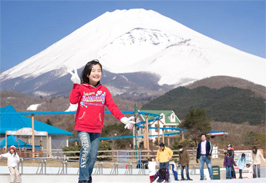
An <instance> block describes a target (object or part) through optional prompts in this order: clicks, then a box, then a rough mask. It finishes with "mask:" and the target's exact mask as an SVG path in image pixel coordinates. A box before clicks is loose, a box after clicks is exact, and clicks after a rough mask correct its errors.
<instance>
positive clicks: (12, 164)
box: [0, 146, 20, 183]
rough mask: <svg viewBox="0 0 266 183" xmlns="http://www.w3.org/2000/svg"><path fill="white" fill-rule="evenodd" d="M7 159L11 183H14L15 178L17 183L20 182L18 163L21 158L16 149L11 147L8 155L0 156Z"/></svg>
mask: <svg viewBox="0 0 266 183" xmlns="http://www.w3.org/2000/svg"><path fill="white" fill-rule="evenodd" d="M2 157H3V158H7V166H8V169H9V172H10V182H11V183H14V181H15V177H16V182H17V183H18V182H20V178H19V171H18V163H19V156H18V154H17V153H16V147H15V146H10V147H9V151H8V153H5V154H0V158H2Z"/></svg>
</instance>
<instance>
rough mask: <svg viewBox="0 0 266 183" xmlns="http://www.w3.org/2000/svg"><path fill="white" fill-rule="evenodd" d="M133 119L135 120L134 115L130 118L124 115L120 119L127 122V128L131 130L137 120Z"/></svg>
mask: <svg viewBox="0 0 266 183" xmlns="http://www.w3.org/2000/svg"><path fill="white" fill-rule="evenodd" d="M133 120H134V116H131V117H129V118H127V117H123V118H121V119H120V121H121V122H122V123H124V124H125V128H127V129H129V130H132V128H133V126H134V124H135V121H133Z"/></svg>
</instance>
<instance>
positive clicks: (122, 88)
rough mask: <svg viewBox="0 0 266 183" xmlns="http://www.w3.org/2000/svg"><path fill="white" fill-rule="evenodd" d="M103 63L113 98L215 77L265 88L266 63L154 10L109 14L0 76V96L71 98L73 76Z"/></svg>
mask: <svg viewBox="0 0 266 183" xmlns="http://www.w3.org/2000/svg"><path fill="white" fill-rule="evenodd" d="M93 59H98V60H99V61H100V62H101V64H102V65H103V77H102V83H103V84H104V85H106V86H107V87H108V88H109V89H110V91H111V93H112V94H113V95H121V96H142V97H149V96H156V95H157V96H158V95H160V94H163V93H165V92H166V91H168V90H170V89H172V88H173V87H176V86H182V85H186V84H190V83H192V82H194V81H197V80H200V79H203V78H207V77H211V76H219V75H222V76H231V77H237V78H242V79H245V80H248V81H251V82H254V83H256V84H259V85H263V86H266V80H265V70H266V59H265V58H261V57H258V56H254V55H252V54H249V53H245V52H243V51H240V50H238V49H235V48H233V47H230V46H228V45H226V44H223V43H221V42H218V41H216V40H213V39H211V38H209V37H207V36H204V35H202V34H200V33H198V32H196V31H194V30H192V29H190V28H188V27H186V26H184V25H182V24H180V23H178V22H176V21H174V20H172V19H170V18H168V17H165V16H163V15H161V14H159V13H157V12H155V11H152V10H144V9H130V10H116V11H114V12H106V13H104V14H103V15H101V16H99V17H98V18H96V19H94V20H92V21H91V22H89V23H87V24H85V25H84V26H82V27H80V28H79V29H77V30H76V31H74V32H73V33H71V34H69V35H68V36H66V37H65V38H63V39H61V40H60V41H58V42H56V43H54V44H53V45H51V46H50V47H48V48H46V49H45V50H43V51H41V52H40V53H38V54H36V55H34V56H32V57H30V58H29V59H27V60H25V61H23V62H21V63H20V64H18V65H16V66H15V67H13V68H11V69H9V70H7V71H5V72H3V73H1V74H0V81H1V85H2V86H1V90H11V91H18V92H22V93H26V94H30V95H37V96H38V95H41V96H58V95H67V94H69V92H70V90H71V88H72V83H71V81H70V75H69V74H68V72H67V71H68V70H69V69H71V68H74V67H75V68H77V69H78V72H79V73H80V72H81V70H82V69H83V67H84V66H85V64H86V63H87V62H88V61H90V60H93Z"/></svg>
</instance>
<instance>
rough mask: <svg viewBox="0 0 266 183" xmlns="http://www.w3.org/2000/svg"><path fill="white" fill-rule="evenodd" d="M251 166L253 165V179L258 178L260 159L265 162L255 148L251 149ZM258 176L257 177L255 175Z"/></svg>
mask: <svg viewBox="0 0 266 183" xmlns="http://www.w3.org/2000/svg"><path fill="white" fill-rule="evenodd" d="M251 154H252V164H253V178H257V176H258V178H260V164H261V161H260V158H261V159H262V160H263V161H264V162H265V159H264V157H263V156H262V154H261V152H260V151H259V150H258V148H257V147H256V146H254V147H253V148H252V153H251ZM256 172H257V173H258V175H257V173H256Z"/></svg>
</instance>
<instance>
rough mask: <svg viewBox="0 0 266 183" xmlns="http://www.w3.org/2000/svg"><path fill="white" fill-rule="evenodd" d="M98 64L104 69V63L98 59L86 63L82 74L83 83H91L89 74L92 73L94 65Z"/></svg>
mask: <svg viewBox="0 0 266 183" xmlns="http://www.w3.org/2000/svg"><path fill="white" fill-rule="evenodd" d="M97 64H98V65H99V66H100V67H101V71H102V64H100V62H99V61H98V60H92V61H89V62H88V63H87V64H86V65H85V67H84V69H83V71H82V75H81V84H83V83H88V84H89V83H90V81H89V78H88V75H90V74H91V69H92V67H93V66H94V65H97ZM97 84H98V83H97Z"/></svg>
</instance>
